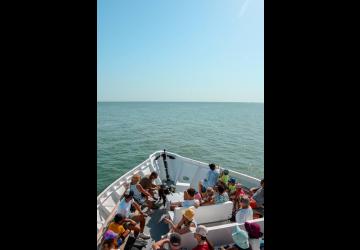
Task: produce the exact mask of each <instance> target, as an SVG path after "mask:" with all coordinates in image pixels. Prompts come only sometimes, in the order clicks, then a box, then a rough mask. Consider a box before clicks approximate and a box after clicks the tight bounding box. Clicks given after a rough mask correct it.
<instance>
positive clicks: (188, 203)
mask: <svg viewBox="0 0 360 250" xmlns="http://www.w3.org/2000/svg"><path fill="white" fill-rule="evenodd" d="M199 204H200V202H199V200H196V199H194V200H184V201H183V202H182V204H181V205H182V206H183V207H191V206H195V205H196V206H198V205H199Z"/></svg>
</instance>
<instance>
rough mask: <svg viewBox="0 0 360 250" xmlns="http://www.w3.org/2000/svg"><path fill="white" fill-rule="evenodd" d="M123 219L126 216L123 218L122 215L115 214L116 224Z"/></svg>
mask: <svg viewBox="0 0 360 250" xmlns="http://www.w3.org/2000/svg"><path fill="white" fill-rule="evenodd" d="M123 219H124V216H122V215H121V214H115V217H114V222H115V223H120V222H121V221H122V220H123Z"/></svg>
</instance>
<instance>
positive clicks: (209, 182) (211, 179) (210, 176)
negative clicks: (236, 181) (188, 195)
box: [199, 163, 220, 192]
mask: <svg viewBox="0 0 360 250" xmlns="http://www.w3.org/2000/svg"><path fill="white" fill-rule="evenodd" d="M209 167H210V170H209V172H208V173H207V177H206V179H204V180H201V181H200V182H199V192H200V191H203V190H204V189H203V187H204V188H205V190H206V188H208V187H214V186H215V185H216V183H217V181H218V178H219V175H220V172H219V169H218V168H217V167H216V165H215V164H214V163H211V164H210V165H209Z"/></svg>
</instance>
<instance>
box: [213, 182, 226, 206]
mask: <svg viewBox="0 0 360 250" xmlns="http://www.w3.org/2000/svg"><path fill="white" fill-rule="evenodd" d="M227 201H229V195H228V194H227V193H226V191H225V188H224V187H223V186H222V185H219V186H217V192H216V194H215V198H214V203H213V204H220V203H224V202H227Z"/></svg>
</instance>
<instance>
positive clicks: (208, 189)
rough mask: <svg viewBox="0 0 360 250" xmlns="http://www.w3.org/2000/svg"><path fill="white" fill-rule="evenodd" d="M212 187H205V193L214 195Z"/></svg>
mask: <svg viewBox="0 0 360 250" xmlns="http://www.w3.org/2000/svg"><path fill="white" fill-rule="evenodd" d="M214 192H215V191H214V189H213V188H212V187H208V188H207V189H206V194H207V195H208V196H213V195H214Z"/></svg>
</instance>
